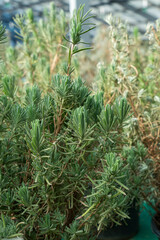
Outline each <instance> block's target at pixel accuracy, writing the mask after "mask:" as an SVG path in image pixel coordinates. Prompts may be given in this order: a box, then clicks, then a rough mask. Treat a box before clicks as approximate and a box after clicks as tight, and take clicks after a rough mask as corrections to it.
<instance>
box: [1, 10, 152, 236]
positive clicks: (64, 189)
mask: <svg viewBox="0 0 160 240" xmlns="http://www.w3.org/2000/svg"><path fill="white" fill-rule="evenodd" d="M83 9H84V6H81V7H80V8H79V9H78V11H77V12H75V14H74V16H73V19H72V21H71V29H70V38H69V39H68V38H67V41H68V42H69V46H68V45H67V44H66V49H67V50H68V63H67V64H66V65H65V66H64V68H63V69H64V70H66V71H65V74H63V75H62V74H60V73H57V74H56V75H55V76H54V77H53V79H52V83H51V84H50V88H49V87H48V88H49V91H48V92H47V93H46V92H45V89H42V88H41V89H40V88H39V87H38V86H37V85H33V86H28V87H27V88H26V90H25V96H24V97H21V96H19V92H20V91H21V90H20V91H18V88H20V86H17V79H16V77H17V75H16V76H15V77H14V74H13V72H12V75H11V76H10V75H9V74H8V75H4V76H3V78H2V79H1V81H2V91H1V95H0V131H1V138H0V169H1V170H0V179H1V191H0V211H1V220H0V226H1V227H0V237H1V238H6V237H13V236H19V235H22V236H23V237H24V239H33V240H35V239H39V240H40V239H43V240H44V239H45V240H51V239H56V240H61V239H63V240H78V239H79V240H84V239H85V240H86V239H87V238H88V239H90V240H91V239H96V236H97V233H98V232H99V231H101V230H102V229H103V228H104V227H105V226H108V227H110V226H112V225H113V223H114V224H121V221H122V220H123V219H125V218H128V215H127V209H128V208H129V206H130V203H131V202H132V200H133V199H134V198H135V197H138V196H139V194H138V193H139V192H140V191H142V190H143V188H145V184H147V183H148V182H147V181H148V178H147V172H148V168H147V165H145V166H146V167H143V166H144V159H145V158H146V152H145V149H144V147H143V146H141V145H140V144H138V145H137V146H136V147H134V148H130V146H129V144H128V141H127V135H126V133H125V132H126V131H125V129H126V128H127V127H128V121H129V119H130V118H131V117H132V116H131V114H130V106H129V104H128V103H127V100H126V99H125V98H124V97H119V98H117V99H116V100H115V101H114V102H113V103H111V104H104V101H103V93H102V92H98V93H96V94H93V93H92V92H91V91H89V89H88V88H87V87H86V86H85V84H84V82H83V81H82V80H81V78H80V77H79V78H77V79H72V75H71V73H72V72H73V67H72V58H73V56H74V54H75V53H78V52H80V51H83V50H86V49H88V48H85V49H81V48H79V43H80V42H81V35H83V34H84V31H83V25H84V24H85V21H86V20H87V19H89V18H91V16H90V15H89V12H88V13H86V14H84V12H83ZM52 11H53V9H52ZM51 13H52V14H50V15H47V16H49V19H50V22H49V23H48V24H49V25H48V27H47V28H46V31H48V29H50V30H49V32H50V35H47V33H46V32H43V31H45V29H44V26H43V24H42V23H43V22H41V24H42V25H41V28H42V29H43V31H42V32H41V33H43V34H44V38H43V37H42V41H41V42H37V43H35V42H33V43H35V44H39V48H35V46H34V51H33V49H32V51H31V49H28V47H27V44H28V41H29V42H30V41H32V36H33V35H32V34H35V35H36V34H39V35H41V33H37V32H36V31H35V30H34V26H35V24H34V23H33V22H32V21H33V15H32V13H31V12H30V11H29V12H28V15H27V16H28V18H27V19H28V20H26V16H25V21H24V18H23V17H20V18H16V23H17V24H18V25H20V26H21V29H22V30H23V29H25V31H24V32H23V34H24V37H23V38H24V46H22V48H23V50H26V53H27V54H25V55H23V57H24V56H25V57H24V59H23V61H24V62H25V61H26V65H27V66H28V67H29V68H30V67H32V70H33V67H34V71H29V72H26V71H25V70H24V68H22V69H21V74H24V75H25V76H26V74H28V73H30V78H31V82H34V80H35V79H37V78H38V69H37V65H38V64H39V63H38V61H37V60H36V59H39V57H40V58H41V60H42V59H43V56H42V55H41V54H42V53H43V51H42V49H43V48H45V47H48V46H49V49H50V48H51V49H50V50H49V51H51V52H50V53H51V54H53V53H52V40H53V38H52V37H53V36H54V37H56V36H57V35H55V34H54V33H53V32H52V28H50V27H51V26H52V24H53V26H52V27H54V23H55V21H56V20H55V17H54V16H55V15H54V14H53V12H51ZM27 21H28V22H29V23H30V24H31V25H29V26H30V27H32V28H29V32H30V31H31V32H32V34H30V35H25V34H26V33H27V31H26V29H28V22H27ZM91 29H92V27H91V28H89V29H88V31H89V30H91ZM34 31H35V32H34ZM29 36H30V37H29ZM60 39H61V38H60ZM47 43H48V44H49V45H47V46H46V44H47ZM41 44H42V45H41ZM60 44H61V45H62V42H61V43H60ZM41 48H42V49H41ZM37 49H38V51H39V55H37ZM19 51H21V48H20V49H19ZM17 53H19V52H17ZM23 54H24V52H23ZM52 56H53V55H52ZM30 57H31V58H30ZM46 58H47V56H46ZM28 59H32V60H34V61H35V62H34V65H33V62H31V65H28V63H30V61H29V62H28ZM51 59H52V58H51ZM22 66H23V65H22ZM44 76H45V75H44ZM47 76H48V75H47ZM23 91H24V90H23ZM20 97H21V99H20ZM135 163H136V164H135ZM135 171H136V172H137V175H135ZM137 195H138V196H137ZM95 229H96V231H95Z"/></svg>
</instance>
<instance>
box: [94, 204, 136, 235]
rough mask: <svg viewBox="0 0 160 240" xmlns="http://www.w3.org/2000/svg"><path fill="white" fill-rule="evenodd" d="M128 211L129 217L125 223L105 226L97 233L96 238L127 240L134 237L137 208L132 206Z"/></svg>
mask: <svg viewBox="0 0 160 240" xmlns="http://www.w3.org/2000/svg"><path fill="white" fill-rule="evenodd" d="M128 212H129V217H130V219H127V220H126V221H125V222H126V223H124V222H123V223H122V224H121V225H120V226H119V225H118V226H113V227H112V228H107V229H106V230H104V231H102V232H101V233H100V234H99V236H98V238H97V240H127V239H130V238H132V237H134V236H135V235H136V234H137V233H138V230H139V209H137V208H135V206H133V207H131V208H130V209H129V210H128Z"/></svg>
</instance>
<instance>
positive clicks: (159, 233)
mask: <svg viewBox="0 0 160 240" xmlns="http://www.w3.org/2000/svg"><path fill="white" fill-rule="evenodd" d="M159 220H160V216H159V217H158V216H157V215H155V216H154V217H153V218H152V222H151V227H152V231H153V233H154V234H155V235H156V236H157V237H158V239H160V228H158V226H157V222H159ZM159 226H160V222H159Z"/></svg>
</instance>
